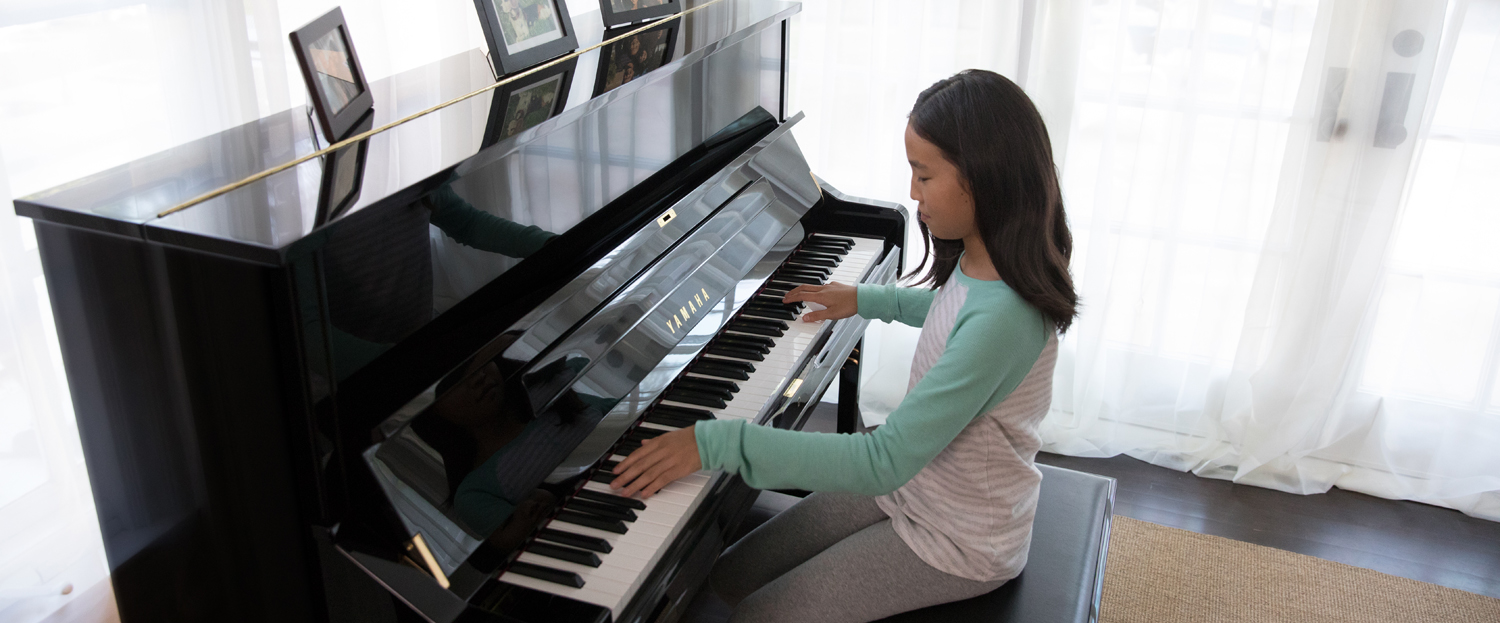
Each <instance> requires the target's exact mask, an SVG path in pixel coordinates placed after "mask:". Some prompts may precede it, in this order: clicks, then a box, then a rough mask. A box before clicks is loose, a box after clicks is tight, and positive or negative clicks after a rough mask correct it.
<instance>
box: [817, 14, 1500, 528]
mask: <svg viewBox="0 0 1500 623" xmlns="http://www.w3.org/2000/svg"><path fill="white" fill-rule="evenodd" d="M938 4H939V3H921V2H914V3H912V2H908V3H878V2H877V3H866V2H852V1H850V2H840V1H823V2H817V1H815V2H808V3H807V10H806V11H805V13H804V15H803V16H802V17H800V18H799V22H798V24H797V26H796V27H795V28H794V33H796V34H795V36H796V37H797V38H796V39H795V40H794V41H795V44H794V45H795V47H794V59H795V60H794V62H793V70H794V72H797V73H794V76H793V80H794V82H793V84H794V85H795V86H796V88H794V90H793V94H794V96H795V97H796V98H798V99H797V100H795V102H794V103H796V104H798V106H799V107H800V108H801V109H802V110H806V111H807V112H808V115H809V121H810V122H809V123H807V124H805V127H803V128H799V129H798V134H797V136H798V139H799V141H801V143H802V145H803V146H804V149H805V150H806V151H807V153H808V157H809V161H810V162H811V163H812V165H813V170H815V171H818V172H819V174H820V175H823V176H824V177H825V178H826V179H828V180H829V181H830V182H831V183H832V184H834V185H835V186H837V187H839V188H840V189H841V190H844V191H846V192H850V193H851V194H855V195H863V196H869V197H872V198H876V199H884V200H888V201H896V202H900V203H905V204H907V205H908V207H912V206H911V205H910V204H911V202H910V200H909V199H908V198H907V183H908V171H907V169H906V166H905V163H904V157H903V155H902V148H901V142H900V141H901V131H902V128H903V127H904V124H905V114H906V112H907V111H908V110H909V109H910V106H911V103H912V101H913V100H914V99H915V97H916V95H917V93H918V92H920V91H921V89H923V88H925V87H926V86H928V85H929V84H931V83H932V82H933V81H936V80H937V79H940V78H942V77H945V76H947V75H950V74H952V73H954V72H956V71H958V70H960V69H964V68H967V67H980V68H986V69H992V70H995V71H998V72H999V73H1002V74H1004V75H1006V76H1008V77H1010V78H1011V79H1013V80H1015V81H1016V82H1017V83H1018V84H1021V85H1022V86H1023V87H1024V88H1025V89H1026V90H1027V92H1028V93H1030V94H1031V95H1032V97H1033V100H1034V101H1036V102H1037V105H1038V108H1039V109H1040V110H1041V111H1042V114H1043V117H1044V118H1046V120H1047V122H1048V127H1049V130H1050V132H1051V134H1052V138H1053V142H1054V149H1055V151H1056V155H1057V161H1058V166H1059V168H1060V170H1061V172H1062V181H1063V186H1064V188H1063V194H1064V199H1065V201H1066V203H1067V208H1068V212H1069V216H1070V221H1071V224H1072V227H1073V233H1074V236H1075V238H1076V251H1075V255H1074V258H1073V271H1074V274H1075V278H1076V280H1077V284H1078V286H1079V290H1080V293H1081V295H1082V297H1083V301H1084V307H1083V316H1082V317H1081V318H1080V320H1079V322H1078V323H1077V324H1076V325H1075V329H1074V330H1073V331H1071V332H1070V333H1069V335H1068V336H1067V337H1066V339H1065V340H1064V341H1063V342H1062V349H1061V353H1060V358H1059V363H1058V369H1057V378H1056V385H1055V390H1056V391H1055V396H1054V401H1053V412H1052V414H1051V415H1050V416H1049V417H1048V419H1047V420H1046V421H1045V422H1044V423H1043V433H1044V437H1045V439H1046V441H1047V447H1046V450H1048V451H1052V452H1060V453H1065V454H1073V455H1080V456H1114V455H1117V454H1128V455H1131V456H1134V457H1137V458H1140V459H1143V460H1146V461H1149V462H1152V463H1155V464H1158V465H1163V466H1167V467H1172V468H1175V469H1179V470H1191V471H1193V472H1195V473H1197V474H1199V475H1202V476H1207V477H1213V478H1223V479H1231V480H1234V481H1236V482H1242V483H1247V484H1255V485H1260V486H1265V487H1271V488H1276V489H1280V490H1284V491H1291V492H1296V493H1315V492H1321V491H1326V490H1327V489H1328V488H1329V487H1331V486H1339V487H1342V488H1346V489H1352V490H1357V491H1363V492H1366V493H1371V494H1374V495H1380V496H1384V497H1389V498H1397V499H1415V500H1421V501H1424V502H1429V503H1434V504H1439V505H1444V506H1450V507H1453V508H1457V509H1460V510H1463V511H1464V512H1467V513H1469V514H1472V515H1476V516H1480V517H1486V518H1490V519H1500V500H1497V491H1500V453H1496V452H1494V451H1493V448H1496V447H1500V395H1497V392H1495V391H1493V388H1494V386H1495V384H1496V382H1497V380H1500V280H1497V277H1500V273H1497V272H1496V270H1497V268H1496V267H1497V266H1500V264H1496V263H1495V262H1494V261H1492V260H1493V259H1494V252H1492V251H1490V248H1492V245H1488V244H1486V242H1487V241H1488V240H1489V239H1490V238H1493V237H1495V235H1496V234H1500V231H1497V229H1496V226H1497V225H1500V223H1497V222H1496V221H1495V218H1494V214H1495V213H1496V211H1497V208H1500V204H1497V203H1496V202H1497V197H1500V187H1497V184H1500V180H1497V176H1496V175H1494V173H1493V172H1494V171H1496V170H1500V168H1497V166H1496V165H1497V164H1500V160H1497V158H1500V152H1497V151H1496V149H1497V147H1496V146H1497V144H1500V140H1497V139H1496V136H1497V134H1496V130H1497V127H1500V122H1497V116H1500V113H1497V112H1496V111H1497V110H1500V106H1497V105H1496V102H1497V96H1500V78H1497V76H1500V63H1497V62H1495V61H1496V58H1497V57H1496V55H1497V54H1500V48H1497V46H1496V36H1497V33H1500V23H1497V18H1496V17H1495V13H1496V9H1497V4H1500V3H1497V2H1496V1H1495V0H1484V1H1478V0H1475V1H1472V2H1463V1H1457V0H1455V1H1454V2H1451V3H1445V2H1416V1H1401V2H1398V1H1394V0H1385V1H1373V2H1364V1H1354V0H1323V1H1321V2H1320V1H1318V0H1279V1H1274V2H1234V1H1226V2H1208V1H1192V0H1185V1H1170V0H1156V1H1151V0H1138V1H1128V0H1106V1H1084V0H1063V1H1055V2H1006V3H985V6H984V7H983V8H982V9H980V8H977V5H976V4H971V3H961V2H950V3H941V6H936V5H938ZM991 16H1005V17H1004V18H999V17H991ZM975 40H978V41H983V42H984V44H983V45H984V46H986V47H987V48H988V49H984V48H981V50H974V49H973V48H972V47H971V43H970V42H971V41H975ZM819 119H820V120H821V121H818V122H816V123H814V122H812V121H813V120H819ZM914 341H915V331H911V330H906V329H903V328H899V327H878V326H877V328H876V329H874V330H872V333H871V337H869V338H867V342H874V343H875V348H874V349H873V352H871V350H872V349H870V347H869V344H867V352H866V353H865V358H864V359H863V361H864V362H868V363H872V364H874V365H872V366H870V368H871V369H868V370H866V374H865V379H864V383H865V386H866V388H865V391H864V393H863V395H862V396H861V406H862V408H863V409H864V410H865V412H866V415H867V416H872V417H867V420H870V421H871V423H878V422H879V421H880V420H881V418H882V417H883V415H884V414H885V413H888V412H889V409H890V408H892V407H894V405H895V404H897V403H899V401H900V398H901V395H902V390H903V389H904V387H905V383H904V382H892V380H896V381H899V380H901V379H904V378H905V377H904V370H905V368H904V365H905V364H906V362H908V361H909V358H910V352H911V349H912V348H913V345H914Z"/></svg>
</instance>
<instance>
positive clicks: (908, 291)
mask: <svg viewBox="0 0 1500 623" xmlns="http://www.w3.org/2000/svg"><path fill="white" fill-rule="evenodd" d="M857 287H858V297H859V298H858V301H859V302H858V305H859V309H858V311H856V312H855V313H857V314H859V317H860V318H867V319H869V320H879V321H881V322H899V323H901V324H906V325H911V326H913V327H920V326H922V322H923V321H924V320H926V319H927V308H929V307H932V297H934V296H936V295H937V291H936V290H933V289H931V288H902V287H899V286H896V285H895V284H889V285H879V286H876V285H861V286H857Z"/></svg>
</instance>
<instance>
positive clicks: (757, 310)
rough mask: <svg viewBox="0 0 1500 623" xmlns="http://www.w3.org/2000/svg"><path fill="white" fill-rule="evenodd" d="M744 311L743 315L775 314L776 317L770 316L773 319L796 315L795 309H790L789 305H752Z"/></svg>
mask: <svg viewBox="0 0 1500 623" xmlns="http://www.w3.org/2000/svg"><path fill="white" fill-rule="evenodd" d="M744 309H745V313H747V314H754V315H766V314H777V316H771V317H773V318H774V317H779V315H780V314H792V315H794V316H795V315H796V314H797V308H795V307H792V306H790V305H766V304H763V303H752V304H749V305H746V306H745V308H744Z"/></svg>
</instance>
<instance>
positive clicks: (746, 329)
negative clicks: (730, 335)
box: [725, 322, 786, 337]
mask: <svg viewBox="0 0 1500 623" xmlns="http://www.w3.org/2000/svg"><path fill="white" fill-rule="evenodd" d="M725 328H727V329H729V330H730V331H739V332H741V333H754V334H756V335H765V336H768V337H781V336H783V335H786V331H785V330H783V329H776V328H772V327H765V326H760V325H747V324H739V325H736V324H735V323H733V322H731V323H729V325H728V326H727V327H725Z"/></svg>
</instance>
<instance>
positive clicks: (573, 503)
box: [563, 498, 636, 521]
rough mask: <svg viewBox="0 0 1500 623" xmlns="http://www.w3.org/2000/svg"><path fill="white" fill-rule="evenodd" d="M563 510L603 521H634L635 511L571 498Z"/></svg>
mask: <svg viewBox="0 0 1500 623" xmlns="http://www.w3.org/2000/svg"><path fill="white" fill-rule="evenodd" d="M563 508H566V509H568V510H574V511H578V512H580V513H585V514H589V515H598V516H600V517H603V518H605V519H618V520H620V521H635V519H636V517H635V511H633V510H630V509H628V508H620V507H618V506H610V505H608V504H601V503H599V502H594V501H590V500H580V499H578V498H573V499H572V500H570V501H568V503H567V505H565V506H563Z"/></svg>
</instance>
